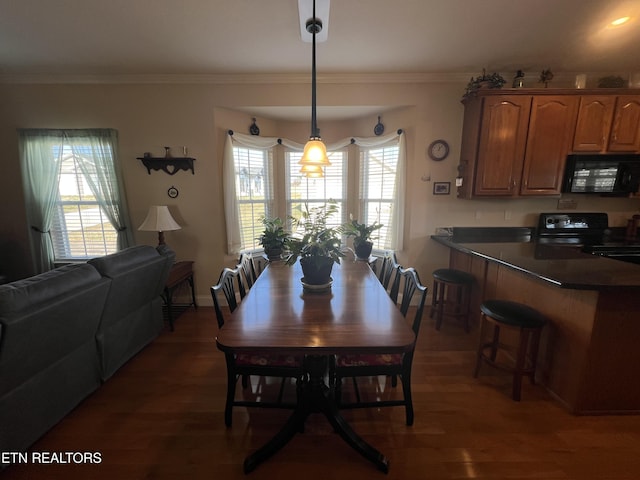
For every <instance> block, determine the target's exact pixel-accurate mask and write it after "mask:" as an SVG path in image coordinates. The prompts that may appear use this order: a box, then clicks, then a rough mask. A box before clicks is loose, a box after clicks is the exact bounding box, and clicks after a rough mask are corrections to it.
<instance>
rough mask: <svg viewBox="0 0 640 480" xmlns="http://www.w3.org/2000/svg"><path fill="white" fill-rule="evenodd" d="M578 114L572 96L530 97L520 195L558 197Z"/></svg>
mask: <svg viewBox="0 0 640 480" xmlns="http://www.w3.org/2000/svg"><path fill="white" fill-rule="evenodd" d="M577 114H578V98H577V97H575V96H569V95H548V96H547V95H545V96H534V97H533V100H532V105H531V115H530V117H529V132H528V134H527V147H526V151H525V156H524V166H523V171H522V182H521V184H520V192H519V194H520V195H522V196H531V195H536V196H541V195H558V194H560V189H561V187H562V176H563V174H564V166H565V163H566V161H567V153H568V152H569V150H570V148H571V142H572V140H573V132H574V125H575V121H576V116H577Z"/></svg>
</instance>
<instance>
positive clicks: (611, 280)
mask: <svg viewBox="0 0 640 480" xmlns="http://www.w3.org/2000/svg"><path fill="white" fill-rule="evenodd" d="M431 238H432V239H433V240H434V241H436V242H438V243H440V244H442V245H444V246H446V247H449V248H453V249H455V250H458V251H461V252H464V253H468V254H471V255H475V256H478V257H482V258H485V259H487V260H489V261H492V262H496V263H499V264H501V265H505V266H507V267H509V268H512V269H514V270H518V271H521V272H523V273H525V274H527V275H531V276H532V277H535V278H538V279H539V280H542V281H545V282H548V283H551V284H553V285H555V286H557V287H559V288H570V289H576V290H608V289H625V290H626V289H638V291H639V292H640V265H635V264H632V263H626V262H622V261H619V260H612V259H609V258H604V257H600V256H597V255H591V254H588V253H583V252H582V251H581V249H580V248H579V247H567V246H554V245H545V244H538V243H537V242H535V241H524V242H522V241H515V242H503V241H489V242H484V241H483V242H477V241H467V240H466V239H465V240H464V241H461V240H458V239H455V240H454V238H456V237H450V236H438V235H433V236H432V237H431Z"/></svg>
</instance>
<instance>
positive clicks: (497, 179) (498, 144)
mask: <svg viewBox="0 0 640 480" xmlns="http://www.w3.org/2000/svg"><path fill="white" fill-rule="evenodd" d="M481 101H483V105H482V115H481V119H480V125H481V126H480V139H479V144H478V153H477V161H476V162H477V167H476V178H475V184H474V194H475V195H478V196H513V195H516V193H517V188H518V182H519V181H520V176H521V174H522V164H523V161H524V151H525V146H526V143H527V129H528V125H529V112H530V110H531V97H519V96H511V95H499V96H495V97H493V96H492V97H486V98H484V99H482V100H481ZM472 141H473V140H472Z"/></svg>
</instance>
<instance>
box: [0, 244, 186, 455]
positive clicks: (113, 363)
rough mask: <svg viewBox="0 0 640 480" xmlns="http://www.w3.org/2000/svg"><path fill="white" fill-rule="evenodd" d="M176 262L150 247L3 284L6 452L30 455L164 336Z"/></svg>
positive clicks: (1, 445) (0, 392) (0, 341)
mask: <svg viewBox="0 0 640 480" xmlns="http://www.w3.org/2000/svg"><path fill="white" fill-rule="evenodd" d="M174 261H175V255H174V253H173V252H172V251H171V250H170V249H168V248H166V247H163V248H161V247H158V250H156V249H155V248H153V247H150V246H146V245H143V246H137V247H131V248H128V249H125V250H123V251H121V252H118V253H115V254H112V255H107V256H105V257H101V258H97V259H94V260H91V261H89V262H88V263H86V264H78V265H66V266H64V267H60V268H57V269H55V270H52V271H50V272H47V273H43V274H41V275H36V276H34V277H31V278H27V279H24V280H19V281H17V282H13V283H9V284H6V285H0V452H21V451H25V450H26V449H27V448H28V447H29V446H30V445H32V444H33V443H34V442H35V441H36V440H37V439H38V438H39V437H40V436H42V435H43V434H44V433H45V432H47V430H49V429H50V428H51V427H52V426H54V425H55V424H56V423H58V422H59V421H60V420H61V419H62V418H63V417H64V416H65V415H67V414H68V413H69V412H70V411H71V410H72V409H73V408H74V407H75V406H77V405H78V404H79V403H80V402H81V401H82V400H83V399H84V398H85V397H87V396H88V395H89V394H90V393H92V392H93V391H95V390H96V389H98V388H99V386H100V385H101V383H102V382H104V381H106V380H107V379H108V378H109V377H111V376H112V375H113V374H114V372H115V371H116V370H117V369H118V368H120V367H121V366H122V365H123V364H124V363H125V362H126V361H127V360H129V359H130V358H131V357H133V356H134V355H135V354H136V353H138V352H139V351H140V350H141V349H142V348H144V347H145V346H146V345H147V344H149V343H150V342H151V341H152V340H153V339H154V338H155V337H156V336H157V335H158V334H159V333H160V331H161V329H162V328H163V321H162V301H161V298H160V294H161V293H162V289H163V286H164V283H165V281H166V279H167V276H168V274H169V270H170V269H171V265H173V263H174Z"/></svg>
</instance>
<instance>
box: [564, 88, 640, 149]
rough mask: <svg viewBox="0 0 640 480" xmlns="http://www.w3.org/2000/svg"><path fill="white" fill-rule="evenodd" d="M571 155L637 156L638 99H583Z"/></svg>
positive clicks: (639, 137)
mask: <svg viewBox="0 0 640 480" xmlns="http://www.w3.org/2000/svg"><path fill="white" fill-rule="evenodd" d="M573 151H574V152H593V153H609V152H611V153H615V152H630V153H634V152H640V95H583V96H581V98H580V109H579V113H578V120H577V123H576V133H575V137H574V141H573Z"/></svg>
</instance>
